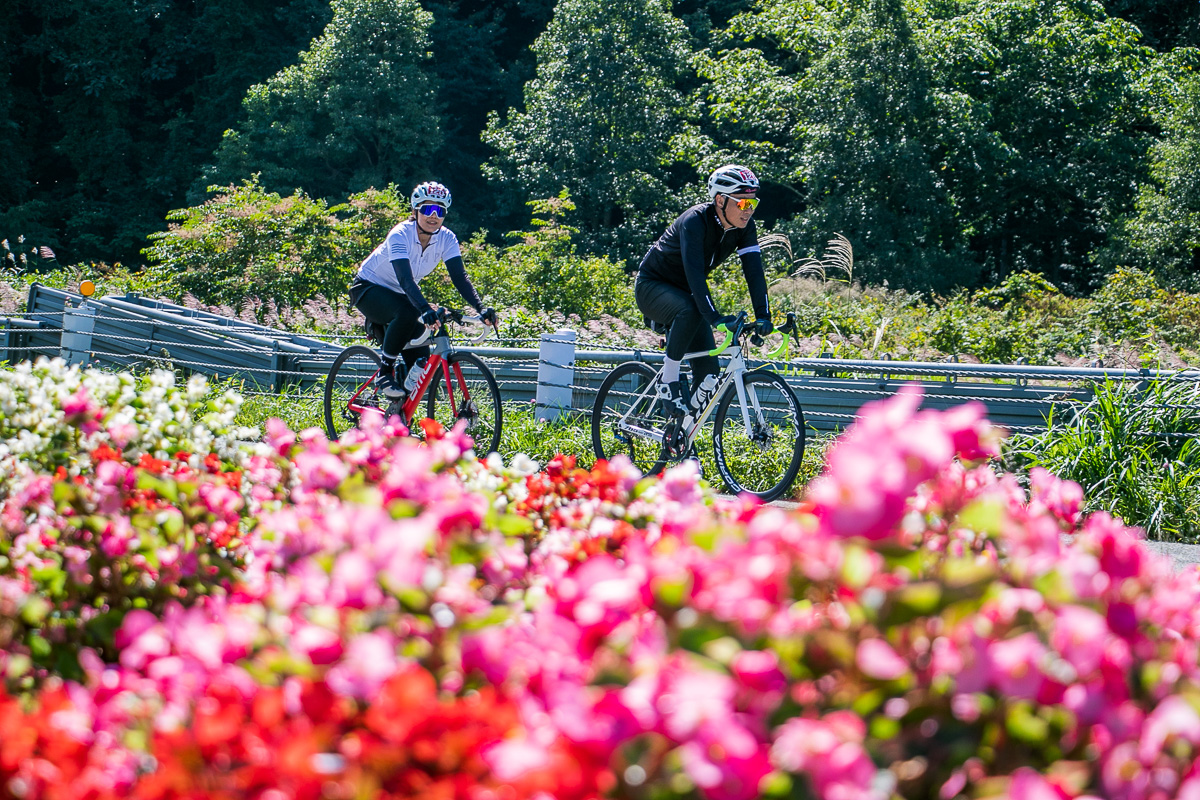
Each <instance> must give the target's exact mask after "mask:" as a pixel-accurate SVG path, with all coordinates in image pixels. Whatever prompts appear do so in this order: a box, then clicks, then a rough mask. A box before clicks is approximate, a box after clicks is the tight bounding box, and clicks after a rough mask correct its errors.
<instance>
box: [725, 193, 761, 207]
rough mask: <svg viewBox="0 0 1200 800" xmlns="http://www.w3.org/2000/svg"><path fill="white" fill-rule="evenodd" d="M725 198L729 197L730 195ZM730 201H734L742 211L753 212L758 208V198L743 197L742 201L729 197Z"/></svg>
mask: <svg viewBox="0 0 1200 800" xmlns="http://www.w3.org/2000/svg"><path fill="white" fill-rule="evenodd" d="M725 196H726V197H729V195H725ZM729 199H730V200H732V201H733V202H734V203H735V204H736V205H737V207H738V209H739V210H741V211H745V210H746V209H750V210H751V211H753V210H754V209H756V208H758V198H757V197H742V198H740V199H739V198H737V197H729Z"/></svg>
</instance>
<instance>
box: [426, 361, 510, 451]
mask: <svg viewBox="0 0 1200 800" xmlns="http://www.w3.org/2000/svg"><path fill="white" fill-rule="evenodd" d="M425 413H426V415H427V416H428V417H429V418H430V419H433V420H436V421H437V422H439V423H441V424H442V426H443V427H445V428H447V429H450V428H453V427H454V425H455V424H456V423H458V422H459V421H461V420H465V421H466V433H467V435H468V436H470V437H471V439H472V440H473V441H474V442H475V450H476V452H478V453H479V454H480V455H481V456H483V455H486V454H487V453H490V452H492V451H494V450H496V449H497V448H498V447H499V446H500V433H501V424H502V417H503V408H502V405H501V402H500V389H499V387H498V386H497V385H496V379H495V377H494V376H493V375H492V373H491V371H490V370H489V369H488V368H487V366H486V365H485V364H484V363H483V361H482V360H481V359H480V358H479V357H478V356H476V355H474V354H472V353H465V352H456V353H453V354H451V356H450V358H449V360H448V361H447V363H446V364H444V365H443V366H442V367H441V368H440V369H439V370H438V373H437V374H436V375H435V377H434V380H433V381H432V382H431V383H430V385H429V388H428V389H427V390H426V394H425Z"/></svg>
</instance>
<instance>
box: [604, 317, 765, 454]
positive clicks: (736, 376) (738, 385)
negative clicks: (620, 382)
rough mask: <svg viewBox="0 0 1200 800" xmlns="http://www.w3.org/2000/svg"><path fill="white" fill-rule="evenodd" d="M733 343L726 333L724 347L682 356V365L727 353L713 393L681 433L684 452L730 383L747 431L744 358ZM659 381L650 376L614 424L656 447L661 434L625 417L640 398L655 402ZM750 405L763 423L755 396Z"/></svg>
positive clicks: (721, 345)
mask: <svg viewBox="0 0 1200 800" xmlns="http://www.w3.org/2000/svg"><path fill="white" fill-rule="evenodd" d="M734 339H735V337H734V335H733V333H732V332H730V333H729V335H728V336H727V338H726V339H725V341H724V343H722V344H720V345H718V346H717V347H716V348H715V349H713V350H697V351H696V352H694V353H686V354H684V356H683V359H682V360H683V361H690V360H692V359H694V358H700V357H701V356H717V355H720V354H721V353H723V352H725V351H726V350H728V351H729V363H728V364H726V365H725V367H724V369H722V370H721V372H720V375H721V378H720V380H719V381H718V382H717V388H716V391H714V392H713V394H712V397H710V398H709V399H708V403H707V404H705V406H704V408H702V409H700V413H698V414H697V415H696V417H695V419H693V421H692V424H691V426H690V427H688V428H687V429H686V430H685V431H684V447H683V450H684V452H687V451H688V450H689V449H690V448H691V446H692V444H693V443H695V441H696V437H697V436H698V435H699V434H700V429H701V428H703V427H704V423H705V422H707V421H708V418H709V417H710V416H712V413H713V411H714V410H715V409H716V407H717V403H718V402H720V400H721V398H722V397H723V396H724V395H725V391H726V389H727V388H728V387H729V384H730V383H731V382H732V383H733V385H734V388H735V389H736V390H737V395H738V406H739V408H741V410H742V421H743V422H744V423H745V425H746V429H747V430H749V429H750V428H751V421H750V409H749V408H747V403H746V385H745V383H744V382H743V380H742V376H743V375H744V374H746V372H747V367H746V357H745V356H744V355H743V354H742V345H741V342H740V341H734ZM661 379H662V369H659V370H658V372H657V373H655V375H654V380H653V381H651V382H650V383H649V384H648V385H647V386H646V389H645V391H643V392H642V394H640V395H639V396H638V398H637V402H635V403H633V404H632V405H631V406H630V409H629V411H627V412H625V416H623V417H622V418H621V419H620V420H618V422H617V426H618V427H619V428H620V429H621V430H623V431H627V432H629V433H632V434H635V435H637V436H642V437H645V438H648V439H653V440H655V441H657V442H659V443H663V439H664V435H663V434H664V432H663V431H656V430H648V429H646V428H642V427H640V426H637V425H633V424H631V423H630V422H629V420H628V418H629V415H630V414H631V413H633V409H635V408H637V406H638V403H640V402H641V401H642V400H643V398H645V399H655V400H656V399H657V393H656V391H655V389H656V387H657V386H658V385H659V383H661ZM752 403H753V406H754V416H755V417H756V418H757V421H758V422H759V423H761V422H762V421H763V416H762V408H761V407H759V404H758V396H757V395H755V396H754V397H753V398H752Z"/></svg>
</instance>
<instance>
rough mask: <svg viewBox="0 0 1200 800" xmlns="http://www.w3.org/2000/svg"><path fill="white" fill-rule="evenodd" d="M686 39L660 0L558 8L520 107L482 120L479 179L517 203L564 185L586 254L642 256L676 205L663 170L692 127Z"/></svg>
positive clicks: (567, 1) (605, 0) (569, 3)
mask: <svg viewBox="0 0 1200 800" xmlns="http://www.w3.org/2000/svg"><path fill="white" fill-rule="evenodd" d="M686 36H687V33H686V30H685V28H684V26H683V24H682V23H681V22H680V21H679V20H677V19H675V18H674V17H672V16H671V14H670V12H669V11H668V9H667V6H666V5H665V3H664V2H663V1H662V0H561V2H559V4H558V6H557V7H556V8H555V11H554V18H553V19H552V20H551V22H550V25H549V27H548V28H547V29H546V32H545V33H544V34H542V35H541V36H540V37H539V38H538V39H537V41H536V42H535V43H534V45H533V49H534V52H535V53H536V54H537V57H538V66H537V77H536V78H534V79H533V80H531V81H530V82H529V83H528V84H526V86H525V109H524V110H523V111H517V110H515V109H510V110H509V113H508V118H507V120H502V119H501V118H500V116H499V115H497V114H492V116H491V117H490V119H489V122H488V127H487V130H486V131H485V132H484V140H485V141H486V142H487V143H488V144H490V145H492V146H493V147H494V148H495V149H496V150H497V151H499V152H498V155H497V156H496V157H495V158H493V159H492V160H491V161H490V162H489V163H488V164H486V165H485V167H484V171H485V174H486V175H487V176H488V177H489V178H492V179H494V180H496V181H498V182H500V183H501V184H505V185H509V186H514V187H515V188H516V191H517V193H518V194H519V195H520V196H521V197H522V199H530V198H538V197H553V196H556V195H557V194H558V193H559V191H560V190H561V189H562V188H563V187H565V188H566V189H567V190H568V191H569V193H570V196H571V198H572V200H573V201H574V202H575V204H576V207H577V214H576V216H575V217H574V220H575V222H576V223H577V224H578V225H579V228H580V231H581V237H580V238H581V245H582V246H583V248H584V249H585V250H588V251H591V252H604V253H607V254H610V255H616V256H618V257H619V258H633V257H635V256H636V255H640V253H641V251H643V250H644V249H645V247H646V246H647V245H648V244H649V241H650V238H651V237H652V236H653V235H655V234H656V233H657V232H658V231H657V229H658V228H660V227H661V226H662V225H663V224H664V222H665V215H666V214H668V213H670V210H672V209H673V206H676V205H677V204H678V203H677V200H676V198H675V197H674V195H673V191H672V189H673V187H672V173H671V170H670V164H669V163H667V162H668V161H669V158H670V152H671V139H672V137H673V136H674V135H676V134H679V133H681V132H683V131H684V130H685V129H686V126H687V122H686V113H687V109H686V107H685V105H684V100H683V97H682V95H681V93H680V92H679V90H678V89H677V88H676V83H677V81H679V80H681V79H682V78H683V77H684V76H685V75H686V72H687V60H688V57H689V51H688V49H687V47H686V44H685V40H686ZM676 182H678V181H676ZM673 210H674V211H675V212H676V213H677V212H678V210H679V209H678V208H674V209H673Z"/></svg>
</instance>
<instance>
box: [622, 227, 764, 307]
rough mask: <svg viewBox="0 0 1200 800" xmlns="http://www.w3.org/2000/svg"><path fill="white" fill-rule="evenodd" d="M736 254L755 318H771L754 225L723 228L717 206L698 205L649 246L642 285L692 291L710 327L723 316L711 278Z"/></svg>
mask: <svg viewBox="0 0 1200 800" xmlns="http://www.w3.org/2000/svg"><path fill="white" fill-rule="evenodd" d="M734 252H736V253H737V254H738V255H739V256H741V260H742V272H743V273H744V274H745V276H746V285H747V286H748V287H749V289H750V298H751V302H753V304H754V314H755V316H756V317H758V318H759V319H765V318H766V317H768V316H769V315H770V307H769V305H768V303H767V279H766V276H765V275H764V273H763V265H762V250H761V249H760V248H759V246H758V232H757V230H756V228H755V226H754V220H753V219H751V220H750V222H749V223H748V224H747V225H746V227H744V228H724V227H722V225H721V223H720V221H719V220H718V219H717V207H716V205H715V204H714V203H700V204H698V205H694V206H692V207H691V208H689V209H688V210H687V211H684V212H683V213H682V214H680V215H679V218H678V219H676V220H675V221H674V222H672V223H671V226H670V227H669V228H667V230H666V232H665V233H663V235H662V236H660V237H658V241H656V242H655V243H654V244H653V245H651V246H650V250H649V251H648V252H647V253H646V255H645V257H644V258H643V259H642V263H641V265H640V266H639V267H638V279H639V280H641V279H643V278H646V279H650V280H656V281H665V282H666V283H670V284H672V285H674V286H678V287H679V288H681V289H686V290H688V291H690V292H691V293H692V297H694V298H695V300H696V306H697V307H698V308H699V309H700V313H701V314H702V315H703V316H704V319H705V321H706V322H708V323H710V324H711V323H714V322H716V320H718V319H720V317H721V313H720V312H719V311H717V308H716V306H715V305H714V304H713V299H712V294H711V293H710V292H709V290H708V275H709V274H710V273H711V272H712V271H713V270H714V269H716V268H717V266H718V265H719V264H720V263H721V262H722V261H724V260H725V259H727V258H728V257H729V256H730V255H731V254H733V253H734Z"/></svg>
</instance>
